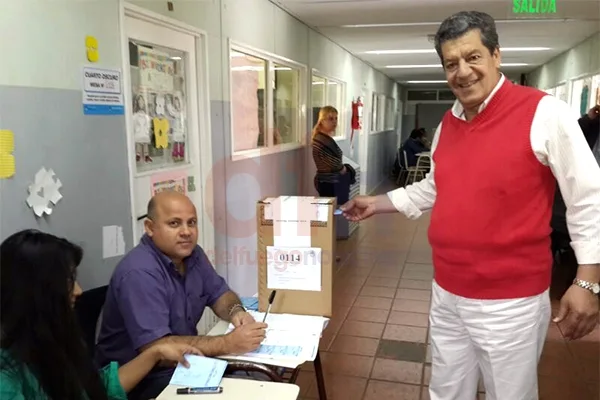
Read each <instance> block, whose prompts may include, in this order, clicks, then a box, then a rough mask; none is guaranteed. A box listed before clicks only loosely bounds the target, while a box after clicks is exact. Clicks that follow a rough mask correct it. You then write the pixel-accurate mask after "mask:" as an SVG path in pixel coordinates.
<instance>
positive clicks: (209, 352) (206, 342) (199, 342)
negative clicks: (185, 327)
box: [140, 335, 232, 357]
mask: <svg viewBox="0 0 600 400" xmlns="http://www.w3.org/2000/svg"><path fill="white" fill-rule="evenodd" d="M169 341H170V342H175V343H184V344H188V345H190V346H193V347H195V348H196V349H198V350H199V351H200V352H201V353H202V354H203V355H205V356H207V357H217V356H222V355H226V354H231V353H232V351H231V348H230V347H231V346H229V343H228V340H227V337H226V336H224V335H219V336H165V337H163V338H160V339H158V340H155V341H154V342H152V343H149V344H147V345H145V346H144V347H142V348H141V349H140V352H142V351H144V350H146V349H147V348H149V347H152V346H154V345H156V344H159V343H163V342H169Z"/></svg>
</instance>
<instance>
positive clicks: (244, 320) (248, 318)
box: [231, 311, 256, 328]
mask: <svg viewBox="0 0 600 400" xmlns="http://www.w3.org/2000/svg"><path fill="white" fill-rule="evenodd" d="M254 322H256V321H255V320H254V317H253V316H252V315H250V314H249V313H247V312H246V311H238V312H236V313H235V314H233V316H232V317H231V323H232V324H233V326H235V327H236V328H238V327H240V326H242V325H247V324H252V323H254Z"/></svg>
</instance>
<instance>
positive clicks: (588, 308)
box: [554, 285, 599, 340]
mask: <svg viewBox="0 0 600 400" xmlns="http://www.w3.org/2000/svg"><path fill="white" fill-rule="evenodd" d="M598 311H599V302H598V296H595V295H594V294H593V293H592V292H590V291H589V290H587V289H583V288H581V287H579V286H577V285H572V286H571V287H570V288H569V290H567V292H566V293H565V295H564V296H563V298H562V299H561V300H560V309H559V311H558V315H557V316H556V318H554V322H556V323H559V324H560V328H561V330H562V332H563V335H564V337H565V339H567V340H576V339H579V338H582V337H584V336H585V335H587V334H589V333H590V332H591V331H593V330H594V328H595V327H596V325H597V324H598Z"/></svg>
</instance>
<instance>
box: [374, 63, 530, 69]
mask: <svg viewBox="0 0 600 400" xmlns="http://www.w3.org/2000/svg"><path fill="white" fill-rule="evenodd" d="M526 65H529V64H527V63H502V64H500V66H501V67H524V66H526ZM441 67H442V66H441V64H422V65H386V66H385V68H390V69H414V68H441Z"/></svg>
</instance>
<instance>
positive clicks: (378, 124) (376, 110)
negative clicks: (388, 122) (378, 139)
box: [369, 92, 389, 135]
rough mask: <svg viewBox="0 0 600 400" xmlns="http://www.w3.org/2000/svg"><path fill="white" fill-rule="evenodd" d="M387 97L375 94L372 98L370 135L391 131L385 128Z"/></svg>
mask: <svg viewBox="0 0 600 400" xmlns="http://www.w3.org/2000/svg"><path fill="white" fill-rule="evenodd" d="M387 97H388V96H386V95H385V94H383V93H379V92H373V96H372V98H371V126H370V127H369V128H370V129H369V134H371V135H376V134H378V133H383V132H387V131H389V129H386V128H385V118H386V103H387V102H386V99H387ZM382 105H383V107H382ZM373 124H375V125H373Z"/></svg>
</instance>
